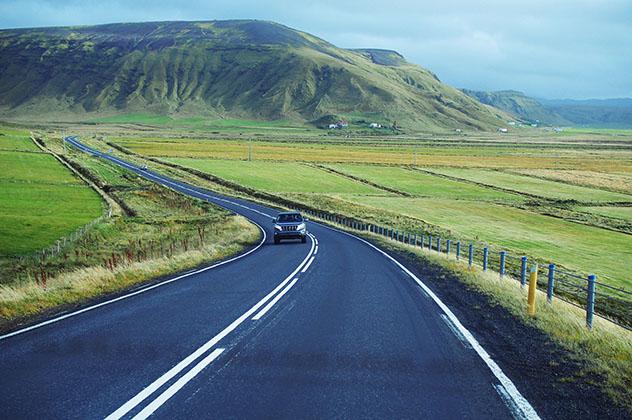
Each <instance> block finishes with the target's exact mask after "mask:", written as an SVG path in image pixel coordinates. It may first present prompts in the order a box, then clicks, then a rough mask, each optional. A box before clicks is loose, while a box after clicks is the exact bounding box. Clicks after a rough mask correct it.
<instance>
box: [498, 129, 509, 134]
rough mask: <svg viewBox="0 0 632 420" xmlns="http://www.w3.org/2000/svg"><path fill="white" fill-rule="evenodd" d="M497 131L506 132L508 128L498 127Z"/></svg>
mask: <svg viewBox="0 0 632 420" xmlns="http://www.w3.org/2000/svg"><path fill="white" fill-rule="evenodd" d="M498 132H499V133H508V132H509V130H508V129H506V128H499V129H498Z"/></svg>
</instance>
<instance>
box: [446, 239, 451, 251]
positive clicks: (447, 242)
mask: <svg viewBox="0 0 632 420" xmlns="http://www.w3.org/2000/svg"><path fill="white" fill-rule="evenodd" d="M451 244H452V241H451V240H450V239H448V240H446V241H445V254H446V255H450V245H451Z"/></svg>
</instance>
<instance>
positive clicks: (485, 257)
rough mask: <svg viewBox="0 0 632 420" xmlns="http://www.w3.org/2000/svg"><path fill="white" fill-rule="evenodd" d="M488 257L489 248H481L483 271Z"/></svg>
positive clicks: (485, 269) (485, 268)
mask: <svg viewBox="0 0 632 420" xmlns="http://www.w3.org/2000/svg"><path fill="white" fill-rule="evenodd" d="M488 258H489V248H487V247H485V248H483V271H487V260H488Z"/></svg>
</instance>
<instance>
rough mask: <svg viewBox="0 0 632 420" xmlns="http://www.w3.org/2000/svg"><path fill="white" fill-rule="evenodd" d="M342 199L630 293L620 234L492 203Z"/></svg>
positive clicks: (627, 240)
mask: <svg viewBox="0 0 632 420" xmlns="http://www.w3.org/2000/svg"><path fill="white" fill-rule="evenodd" d="M341 199H342V200H347V201H349V202H351V203H354V204H359V205H362V206H365V207H367V208H368V209H371V210H372V211H374V212H380V211H387V212H390V213H398V214H401V215H404V216H410V217H414V218H415V219H417V220H419V221H423V222H425V223H428V224H431V225H434V226H437V227H439V228H441V229H442V230H444V231H448V232H450V233H451V235H453V236H455V237H457V238H460V239H462V240H466V239H469V240H472V241H475V242H482V243H489V244H492V245H495V246H496V247H502V248H504V249H506V250H507V251H510V252H512V253H513V254H514V255H522V254H526V255H530V256H532V257H536V258H538V259H541V260H543V261H551V262H555V263H556V264H560V265H562V266H564V267H565V268H566V269H572V270H577V271H579V272H583V273H594V274H597V275H598V276H599V277H600V280H601V281H604V282H605V283H607V284H610V285H612V286H623V287H625V288H627V289H628V290H630V289H632V278H630V271H629V268H630V266H629V263H630V261H632V236H631V235H628V234H625V233H619V232H613V231H610V230H606V229H600V228H597V227H593V226H586V225H582V224H579V223H573V222H568V221H565V220H562V219H558V218H555V217H550V216H544V215H540V214H537V213H533V212H530V211H526V210H522V209H517V208H512V207H508V206H503V205H498V204H494V203H485V202H476V201H469V202H465V201H461V200H443V199H430V198H405V197H363V196H355V197H352V196H345V197H343V198H341ZM341 205H342V206H344V204H342V203H341ZM371 210H369V211H371ZM595 244H601V245H603V244H607V247H606V246H595Z"/></svg>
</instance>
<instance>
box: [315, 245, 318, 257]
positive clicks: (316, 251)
mask: <svg viewBox="0 0 632 420" xmlns="http://www.w3.org/2000/svg"><path fill="white" fill-rule="evenodd" d="M316 254H318V246H316V248H315V249H314V255H316Z"/></svg>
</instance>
